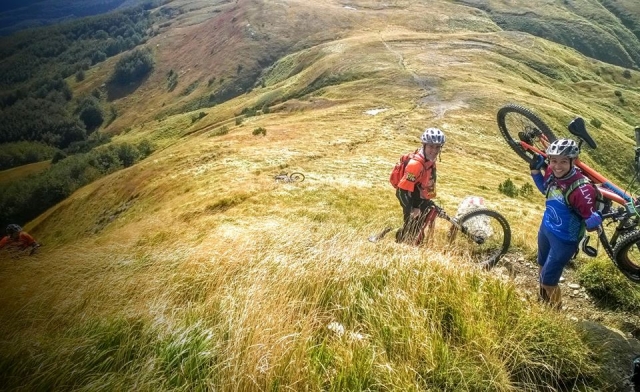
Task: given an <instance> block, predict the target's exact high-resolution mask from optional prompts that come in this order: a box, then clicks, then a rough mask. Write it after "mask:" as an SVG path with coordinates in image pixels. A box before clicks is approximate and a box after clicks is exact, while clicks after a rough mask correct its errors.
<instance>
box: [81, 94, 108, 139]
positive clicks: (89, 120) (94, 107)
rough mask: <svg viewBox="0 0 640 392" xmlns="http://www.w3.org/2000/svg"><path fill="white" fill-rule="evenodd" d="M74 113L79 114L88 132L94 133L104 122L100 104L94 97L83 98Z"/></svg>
mask: <svg viewBox="0 0 640 392" xmlns="http://www.w3.org/2000/svg"><path fill="white" fill-rule="evenodd" d="M76 112H78V113H79V116H78V117H79V118H80V120H82V122H83V123H84V125H85V127H86V128H87V130H88V131H89V132H91V131H94V130H95V129H96V128H98V127H99V126H100V125H102V123H103V122H104V115H103V113H102V108H101V107H100V102H99V101H98V99H96V98H95V97H94V96H92V95H90V96H88V97H85V98H84V99H83V100H82V101H81V102H80V105H78V109H76Z"/></svg>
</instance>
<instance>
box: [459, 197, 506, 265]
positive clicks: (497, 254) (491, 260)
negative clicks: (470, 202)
mask: <svg viewBox="0 0 640 392" xmlns="http://www.w3.org/2000/svg"><path fill="white" fill-rule="evenodd" d="M478 217H487V218H489V219H490V220H492V221H496V222H497V223H498V225H499V227H500V229H501V230H502V235H503V238H502V243H501V244H497V245H498V248H497V249H494V250H492V251H491V253H490V254H489V255H488V256H487V257H486V258H485V259H483V260H481V261H482V263H483V264H484V265H485V266H486V268H487V269H491V268H493V267H494V266H495V265H496V264H498V262H499V261H500V259H501V258H502V256H504V255H505V254H506V253H507V251H508V250H509V247H510V246H511V227H510V226H509V222H508V221H507V219H506V218H505V217H503V216H502V215H500V214H499V213H498V212H496V211H494V210H490V209H485V208H480V209H477V210H473V211H470V212H468V213H466V214H464V215H462V216H461V217H460V219H459V220H458V222H459V224H460V226H462V227H466V226H465V223H466V222H469V221H470V220H471V219H472V218H478ZM466 236H467V237H468V238H469V240H470V241H471V242H472V243H475V242H474V241H473V238H472V237H471V236H470V235H469V234H466ZM478 246H479V247H480V245H478Z"/></svg>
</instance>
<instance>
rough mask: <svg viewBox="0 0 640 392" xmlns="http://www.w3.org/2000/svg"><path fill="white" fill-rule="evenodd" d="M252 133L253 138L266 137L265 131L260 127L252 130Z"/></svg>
mask: <svg viewBox="0 0 640 392" xmlns="http://www.w3.org/2000/svg"><path fill="white" fill-rule="evenodd" d="M252 133H253V135H254V136H258V135H260V134H262V135H263V136H267V130H266V129H264V128H262V127H260V128H256V129H254V130H253V132H252Z"/></svg>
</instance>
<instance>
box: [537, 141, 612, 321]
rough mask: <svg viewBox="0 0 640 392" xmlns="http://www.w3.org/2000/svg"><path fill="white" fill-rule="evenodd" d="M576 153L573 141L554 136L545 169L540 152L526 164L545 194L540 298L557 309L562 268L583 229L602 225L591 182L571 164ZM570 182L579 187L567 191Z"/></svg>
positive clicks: (576, 146) (540, 263)
mask: <svg viewBox="0 0 640 392" xmlns="http://www.w3.org/2000/svg"><path fill="white" fill-rule="evenodd" d="M579 153H580V149H579V147H578V144H577V143H576V142H575V141H573V140H571V139H558V140H555V141H554V142H552V143H551V144H550V145H549V147H547V151H546V154H547V157H548V159H549V164H548V168H545V166H546V162H545V160H544V158H543V157H542V156H541V155H538V156H536V157H534V159H533V161H532V162H531V164H530V166H529V168H530V169H531V177H532V178H533V181H534V182H535V184H536V187H537V188H538V190H539V191H540V192H542V194H543V195H545V196H546V209H545V211H544V215H543V217H542V223H541V225H540V230H539V231H538V265H539V268H540V269H539V271H540V298H541V299H542V300H543V301H545V302H548V303H549V304H550V305H551V306H552V307H554V308H558V309H559V308H561V306H562V296H561V292H560V287H559V286H558V283H559V281H560V277H561V276H562V271H563V270H564V267H565V266H566V265H567V263H569V260H571V258H572V257H573V255H574V254H575V253H576V251H577V250H578V244H579V241H580V239H581V237H582V236H583V233H584V230H585V229H586V230H587V231H593V230H598V229H599V228H600V227H601V224H602V216H600V214H599V213H598V212H597V209H596V205H595V202H596V190H595V188H594V185H592V184H591V183H589V182H588V181H583V180H584V179H585V178H586V177H585V176H584V174H582V172H580V170H579V169H577V168H576V167H575V166H574V161H575V159H576V158H577V157H578V154H579ZM541 169H544V171H545V172H544V175H543V174H542V172H541ZM574 183H575V184H578V185H579V186H577V187H576V188H574V190H573V191H570V190H569V189H570V188H571V187H572V185H574ZM566 192H570V193H569V194H565V193H566Z"/></svg>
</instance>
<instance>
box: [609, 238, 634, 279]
mask: <svg viewBox="0 0 640 392" xmlns="http://www.w3.org/2000/svg"><path fill="white" fill-rule="evenodd" d="M634 248H635V249H634ZM613 262H614V264H615V265H616V267H618V269H619V270H620V272H622V273H623V274H624V276H626V277H627V278H628V279H629V280H630V281H632V282H634V283H638V284H640V231H639V230H635V231H632V232H631V233H629V234H626V235H624V236H623V237H622V238H620V239H619V240H618V243H617V244H616V246H615V248H613Z"/></svg>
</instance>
